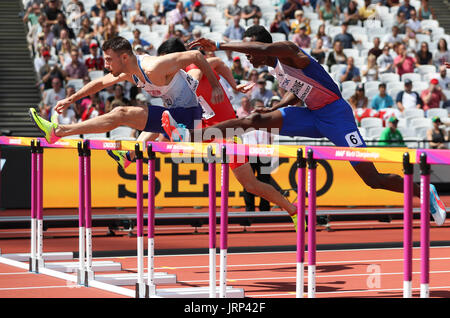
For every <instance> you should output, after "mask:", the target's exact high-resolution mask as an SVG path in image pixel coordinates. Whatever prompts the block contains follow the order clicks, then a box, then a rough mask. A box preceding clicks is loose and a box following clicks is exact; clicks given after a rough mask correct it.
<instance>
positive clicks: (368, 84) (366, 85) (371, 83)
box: [364, 81, 381, 90]
mask: <svg viewBox="0 0 450 318" xmlns="http://www.w3.org/2000/svg"><path fill="white" fill-rule="evenodd" d="M380 84H381V82H380V81H369V82H366V83H364V88H365V89H366V90H368V89H373V88H376V89H377V90H378V85H380Z"/></svg>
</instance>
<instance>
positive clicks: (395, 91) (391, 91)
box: [386, 87, 403, 103]
mask: <svg viewBox="0 0 450 318" xmlns="http://www.w3.org/2000/svg"><path fill="white" fill-rule="evenodd" d="M401 91H403V88H401V89H399V88H395V87H394V88H391V89H388V90H386V92H387V94H388V95H389V96H391V97H392V99H393V100H394V103H395V101H396V99H397V95H398V93H400V92H401Z"/></svg>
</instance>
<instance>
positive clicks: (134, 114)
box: [111, 106, 148, 130]
mask: <svg viewBox="0 0 450 318" xmlns="http://www.w3.org/2000/svg"><path fill="white" fill-rule="evenodd" d="M111 114H114V116H117V117H118V118H119V122H120V124H121V125H125V126H129V127H131V128H135V129H138V130H144V128H145V125H146V123H147V117H148V107H147V106H119V107H116V108H114V109H113V110H112V111H111Z"/></svg>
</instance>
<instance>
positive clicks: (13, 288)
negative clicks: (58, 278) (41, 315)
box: [0, 285, 81, 291]
mask: <svg viewBox="0 0 450 318" xmlns="http://www.w3.org/2000/svg"><path fill="white" fill-rule="evenodd" d="M78 287H81V286H68V285H61V286H33V287H10V288H0V291H8V290H31V289H47V288H78Z"/></svg>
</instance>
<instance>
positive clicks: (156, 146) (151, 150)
mask: <svg viewBox="0 0 450 318" xmlns="http://www.w3.org/2000/svg"><path fill="white" fill-rule="evenodd" d="M168 144H169V143H160V142H148V143H147V152H148V157H149V174H148V178H149V187H152V189H149V204H148V209H149V213H148V228H149V229H148V239H149V243H148V253H147V255H148V258H149V259H148V277H149V278H148V282H147V287H146V288H143V287H140V288H136V297H150V298H208V297H209V298H215V297H216V296H217V295H219V297H221V298H224V297H228V298H243V297H244V290H243V289H239V288H233V287H231V286H227V283H226V268H227V267H226V256H227V239H228V237H227V235H226V234H227V233H226V231H227V230H228V218H227V217H228V214H227V211H228V210H227V209H228V191H229V187H228V186H229V184H228V172H229V163H228V160H227V150H226V147H225V146H224V147H223V148H222V152H221V153H222V156H221V171H222V178H221V180H222V181H221V185H222V188H221V189H222V193H221V215H220V217H221V223H220V224H221V227H220V228H221V232H220V241H221V246H220V252H221V258H220V261H221V263H220V284H219V286H216V280H215V277H216V261H215V258H216V248H215V241H216V222H217V219H216V213H215V212H216V211H215V210H216V205H215V201H216V191H215V183H216V172H215V169H216V165H215V160H214V159H213V158H214V155H213V151H212V148H208V149H207V151H205V150H204V147H203V146H200V148H201V150H200V151H195V150H194V149H193V148H192V147H188V150H189V151H190V152H192V151H193V150H194V151H193V152H194V154H198V153H200V154H201V155H203V154H204V153H205V152H206V153H207V161H206V162H207V163H208V174H209V188H208V189H209V194H208V196H209V202H210V204H211V205H210V207H209V286H208V287H175V288H156V287H155V286H154V284H152V279H151V278H152V277H153V275H154V262H153V257H154V247H155V245H154V234H155V229H154V222H155V215H154V204H155V198H154V197H155V192H154V184H155V181H154V180H155V174H154V161H155V159H156V155H155V153H156V152H160V153H172V150H173V148H172V147H171V146H168ZM182 147H183V146H182V145H181V146H179V145H177V147H176V148H177V149H180V148H182ZM208 147H211V145H209V146H208ZM150 170H151V171H150ZM212 184H214V185H212ZM150 196H152V199H150Z"/></svg>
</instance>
